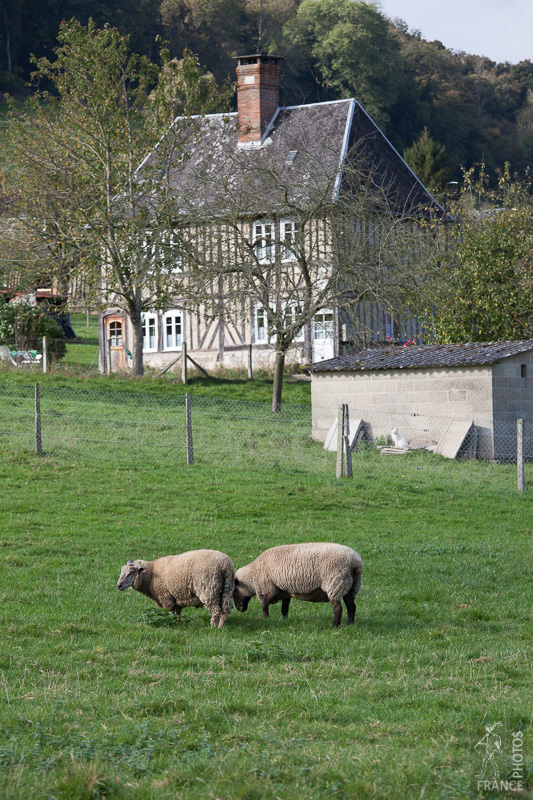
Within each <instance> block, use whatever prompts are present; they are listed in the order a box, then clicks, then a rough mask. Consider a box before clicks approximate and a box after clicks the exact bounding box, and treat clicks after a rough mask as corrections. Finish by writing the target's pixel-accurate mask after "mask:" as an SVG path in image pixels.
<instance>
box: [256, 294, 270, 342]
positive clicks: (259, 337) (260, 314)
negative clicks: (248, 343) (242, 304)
mask: <svg viewBox="0 0 533 800" xmlns="http://www.w3.org/2000/svg"><path fill="white" fill-rule="evenodd" d="M261 318H262V319H263V322H262V324H261V326H260V324H259V321H260V319H261ZM260 331H261V333H260ZM254 344H269V338H268V314H267V311H266V308H265V307H264V306H262V305H261V304H260V303H257V305H255V306H254Z"/></svg>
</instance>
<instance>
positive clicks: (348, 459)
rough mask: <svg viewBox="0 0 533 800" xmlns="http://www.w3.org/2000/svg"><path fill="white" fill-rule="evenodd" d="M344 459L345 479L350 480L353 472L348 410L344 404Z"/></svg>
mask: <svg viewBox="0 0 533 800" xmlns="http://www.w3.org/2000/svg"><path fill="white" fill-rule="evenodd" d="M343 435H344V458H345V468H346V477H347V478H352V477H353V471H352V451H351V449H350V409H349V408H348V404H347V403H345V404H344V432H343Z"/></svg>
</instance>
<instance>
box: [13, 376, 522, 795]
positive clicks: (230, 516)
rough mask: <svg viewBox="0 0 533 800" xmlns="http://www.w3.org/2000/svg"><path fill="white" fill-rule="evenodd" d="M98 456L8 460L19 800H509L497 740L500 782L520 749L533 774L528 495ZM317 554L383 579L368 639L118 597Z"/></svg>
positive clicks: (394, 479) (459, 485)
mask: <svg viewBox="0 0 533 800" xmlns="http://www.w3.org/2000/svg"><path fill="white" fill-rule="evenodd" d="M8 377H9V378H10V377H11V375H10V376H8ZM51 377H54V376H51ZM4 378H5V376H4ZM4 378H3V379H2V380H4ZM62 380H66V378H65V377H63V378H62ZM71 380H72V379H71ZM146 380H147V379H146ZM72 383H73V385H75V386H76V387H79V381H78V380H77V379H76V380H74V381H72ZM172 386H173V385H172V384H170V387H171V388H172ZM175 388H179V387H175ZM148 401H149V398H146V399H145V400H144V403H145V404H146V403H147V402H148ZM123 405H124V408H125V409H127V408H128V406H127V404H125V403H124V404H123ZM80 408H81V407H80ZM64 412H65V409H60V410H59V412H57V413H59V414H62V413H64ZM80 415H81V410H80ZM115 416H117V412H116V411H115ZM58 419H59V420H61V417H60V416H59V417H58ZM59 427H60V426H59ZM129 427H131V426H129ZM133 438H135V437H133ZM84 441H85V440H83V441H81V442H80V443H79V444H78V446H76V447H70V448H69V447H61V446H59V445H58V447H57V449H55V450H54V451H53V453H52V454H50V453H49V454H47V455H44V456H42V457H38V456H37V455H34V454H33V453H31V452H28V451H26V452H25V451H22V450H19V451H18V452H15V451H14V450H13V449H12V448H13V444H10V443H9V441H8V442H7V446H6V440H5V437H4V439H2V452H3V461H2V464H1V466H0V470H1V475H2V487H3V495H4V503H3V504H2V506H1V508H0V514H1V522H0V524H1V528H0V559H1V566H0V575H1V578H0V585H1V590H2V595H1V597H2V616H1V637H2V638H1V641H2V645H3V646H2V651H1V653H0V689H1V692H2V699H3V702H2V705H1V706H0V796H1V797H5V798H9V800H19V799H20V800H22V798H24V800H27V798H32V800H34V799H35V800H41V798H42V800H45V798H47V799H48V798H57V799H58V800H59V798H64V799H65V800H77V799H78V798H80V800H81V799H84V798H87V800H89V798H91V799H92V798H104V797H105V798H131V799H132V800H141V798H142V800H145V799H147V798H154V800H155V799H156V798H157V799H158V800H159V798H163V799H165V798H168V799H169V800H170V798H198V799H199V798H212V800H215V799H216V798H221V800H226V799H229V798H231V799H233V798H242V800H263V799H264V800H271V799H272V800H274V799H275V798H282V800H292V799H293V798H294V800H296V799H298V800H302V798H305V800H322V798H367V797H368V798H369V797H373V798H374V797H375V798H391V800H411V798H421V799H422V798H425V799H426V800H427V798H457V800H459V799H460V800H463V798H476V797H485V796H487V797H489V796H490V797H494V796H502V794H501V793H494V792H493V793H489V792H484V791H478V789H477V784H476V778H475V773H476V772H477V771H478V770H479V768H480V766H481V760H482V755H483V752H482V748H480V747H477V748H476V744H477V743H478V742H479V741H480V740H481V738H482V736H483V735H484V733H485V728H484V726H485V725H486V724H489V723H495V722H500V723H501V726H499V727H498V732H499V735H500V737H501V741H502V752H501V755H498V759H499V761H498V768H499V770H500V777H501V779H502V780H505V779H507V780H510V779H511V775H512V768H511V755H512V753H511V746H512V733H513V732H515V731H518V730H522V731H524V733H525V737H526V738H525V742H526V745H525V753H524V755H525V759H526V765H527V764H528V763H529V764H530V763H531V738H530V731H531V728H530V725H531V707H532V706H531V700H532V694H533V692H532V682H531V667H532V664H531V630H532V626H531V600H532V597H531V595H532V591H531V587H532V580H531V578H532V576H531V563H532V562H531V532H532V528H533V517H532V505H533V503H532V498H533V494H532V493H531V491H528V492H526V493H524V494H523V495H519V494H517V493H516V492H515V491H512V490H510V489H509V490H507V489H505V490H502V488H501V487H500V488H495V486H494V484H493V483H491V482H490V481H487V480H485V479H484V477H483V465H479V467H478V465H476V469H473V470H472V471H471V473H470V480H469V481H461V480H457V472H456V467H457V465H455V464H454V463H443V464H442V465H441V468H440V469H439V471H438V472H431V471H430V470H422V471H417V472H414V469H416V467H415V468H414V469H413V472H410V473H407V472H406V470H405V469H404V473H405V474H402V473H401V470H400V471H396V472H395V473H393V474H392V473H391V474H389V473H388V472H387V471H385V470H383V469H381V470H376V469H374V468H373V462H372V454H369V455H368V457H367V456H365V458H368V465H369V468H368V469H365V470H363V469H360V470H359V471H358V472H357V474H356V478H355V479H354V480H353V481H336V480H335V479H334V478H332V477H331V476H332V474H333V467H334V455H333V454H324V453H323V451H321V449H320V448H318V449H317V450H316V457H317V459H321V460H322V461H321V462H320V463H321V464H324V463H325V462H324V459H325V460H326V462H327V463H326V467H327V471H326V470H325V468H324V469H323V468H322V467H320V468H317V467H316V466H315V467H313V463H314V462H313V461H312V455H310V456H309V460H308V461H306V462H305V463H302V464H301V465H300V467H299V468H298V467H295V464H292V465H286V466H284V465H283V463H277V464H276V466H275V467H274V466H273V460H272V459H271V460H270V462H268V464H270V466H268V464H267V463H266V462H265V464H264V465H263V466H261V460H259V461H254V460H253V459H250V460H249V461H248V462H245V464H244V465H242V464H241V467H237V466H236V465H235V464H234V462H233V461H232V460H228V459H226V458H220V459H218V460H217V459H214V461H212V462H207V461H205V462H202V461H200V463H197V464H195V465H193V466H192V467H186V466H185V465H184V464H183V459H182V460H181V461H180V462H179V463H176V461H175V460H172V459H165V458H163V457H160V458H151V457H150V458H148V457H147V451H146V450H144V449H143V448H138V449H137V450H135V449H132V452H131V455H130V457H128V458H126V459H124V458H123V459H118V458H115V456H116V455H117V453H119V452H120V448H121V447H122V448H124V447H125V446H126V445H125V444H124V443H122V444H120V443H118V444H117V443H116V442H113V441H112V440H110V441H109V442H108V443H107V445H106V443H105V442H102V444H101V450H102V451H103V454H104V457H102V454H100V455H101V457H99V458H95V457H94V452H93V450H91V449H90V448H89V447H88V446H85V444H84ZM319 451H320V452H319ZM312 452H313V448H311V453H312ZM106 454H107V458H105V455H106ZM328 459H329V462H331V463H329V462H328ZM274 461H275V459H274ZM317 463H318V462H317ZM406 463H407V462H406ZM242 466H244V467H246V468H244V469H243V468H242ZM503 469H506V468H503ZM510 469H512V468H510ZM476 470H477V471H476ZM510 474H511V473H510ZM415 478H416V480H415ZM312 540H324V541H338V542H342V543H345V544H349V545H351V546H353V547H355V549H356V550H358V551H359V553H360V554H361V556H362V558H363V562H364V564H365V573H364V575H363V590H362V592H361V595H360V597H359V600H358V604H357V607H358V611H357V616H356V624H355V625H354V626H353V627H350V628H348V627H345V626H344V624H343V626H342V627H341V628H340V629H338V630H333V629H332V628H331V627H330V625H331V619H332V613H331V609H330V608H329V607H328V606H326V605H315V604H311V603H303V602H297V601H294V602H293V603H292V606H291V612H290V617H289V620H288V622H283V621H282V620H281V613H280V608H279V606H275V607H274V608H273V609H272V613H271V619H270V620H269V621H263V620H262V618H261V613H260V606H259V603H258V601H257V600H252V601H251V603H250V608H249V610H248V612H247V613H246V614H238V613H237V612H235V613H234V614H233V615H232V616H231V617H230V619H229V621H228V623H227V625H226V627H225V628H224V629H223V630H221V631H218V630H213V629H211V628H210V627H209V615H208V613H207V612H206V611H205V610H203V609H200V610H196V609H187V610H185V611H184V612H183V615H182V617H183V619H182V620H181V621H180V622H179V623H178V624H172V623H174V619H173V618H170V619H169V618H168V616H166V615H163V616H162V615H161V614H159V613H154V611H156V607H155V605H154V604H153V603H151V602H150V601H149V600H148V599H146V598H144V597H142V596H141V595H139V594H137V593H135V592H133V591H132V590H128V591H127V592H125V593H119V592H117V591H116V588H115V587H116V581H117V579H118V575H119V572H120V567H121V565H122V564H124V563H125V562H126V560H127V559H128V558H155V557H157V556H160V555H163V554H169V553H175V552H180V551H183V550H187V549H193V548H198V547H214V548H217V549H222V550H224V551H225V552H227V553H228V554H229V555H230V556H231V557H232V558H233V560H234V562H235V565H236V566H241V565H242V564H245V563H247V562H248V561H250V560H251V559H253V558H254V557H255V556H256V555H257V554H258V553H259V552H261V551H262V550H263V549H265V548H266V547H270V546H272V545H275V544H280V543H284V542H298V541H312ZM528 759H529V762H528ZM530 778H531V775H530ZM526 782H527V776H526V777H525V778H524V781H523V784H524V787H525V786H526ZM525 793H527V789H524V793H523V794H522V795H518V796H525ZM504 794H505V793H504ZM507 796H509V797H516V796H517V794H516V793H512V792H509V793H507Z"/></svg>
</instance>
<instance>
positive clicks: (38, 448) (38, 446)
mask: <svg viewBox="0 0 533 800" xmlns="http://www.w3.org/2000/svg"><path fill="white" fill-rule="evenodd" d="M35 452H36V453H42V452H43V440H42V436H41V397H40V393H39V384H38V383H36V384H35Z"/></svg>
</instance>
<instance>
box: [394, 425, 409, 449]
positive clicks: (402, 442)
mask: <svg viewBox="0 0 533 800" xmlns="http://www.w3.org/2000/svg"><path fill="white" fill-rule="evenodd" d="M390 435H391V439H392V443H393V445H394V447H403V448H404V449H405V450H409V444H408V442H407V439H406V438H405V436H402V434H401V433H399V431H398V428H393V429H392V430H391V432H390Z"/></svg>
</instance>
